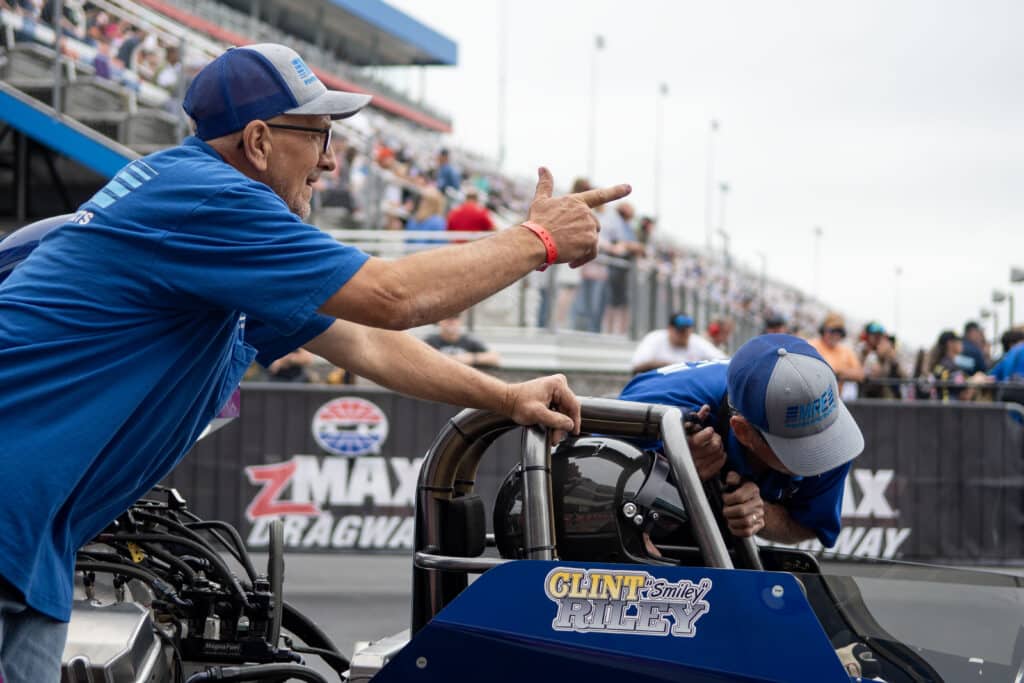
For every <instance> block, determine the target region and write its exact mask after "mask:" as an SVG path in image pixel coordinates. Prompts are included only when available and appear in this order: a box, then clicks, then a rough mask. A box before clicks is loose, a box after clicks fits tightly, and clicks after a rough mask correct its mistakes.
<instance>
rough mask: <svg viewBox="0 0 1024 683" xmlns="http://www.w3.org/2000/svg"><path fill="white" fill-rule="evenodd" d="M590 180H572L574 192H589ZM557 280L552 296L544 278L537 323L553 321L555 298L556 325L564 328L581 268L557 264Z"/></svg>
mask: <svg viewBox="0 0 1024 683" xmlns="http://www.w3.org/2000/svg"><path fill="white" fill-rule="evenodd" d="M591 189H592V188H591V185H590V181H589V180H587V179H586V178H576V179H575V180H573V182H572V192H573V194H578V193H580V192H589V191H590V190H591ZM555 282H556V284H557V289H558V296H557V297H552V295H551V291H550V288H549V287H548V283H549V279H548V278H543V280H542V286H541V290H540V310H539V312H538V315H537V318H538V320H537V325H538V326H539V327H547V326H548V324H549V323H550V322H551V321H549V319H548V317H549V316H550V315H552V311H551V307H552V305H551V299H552V298H554V299H555V301H554V312H553V314H554V316H555V320H554V325H553V327H554V328H555V329H562V328H564V327H566V325H567V324H568V323H569V316H570V312H571V309H572V305H573V303H574V302H575V301H576V292H577V291H578V290H579V285H580V270H579V268H571V267H569V266H568V265H560V266H555Z"/></svg>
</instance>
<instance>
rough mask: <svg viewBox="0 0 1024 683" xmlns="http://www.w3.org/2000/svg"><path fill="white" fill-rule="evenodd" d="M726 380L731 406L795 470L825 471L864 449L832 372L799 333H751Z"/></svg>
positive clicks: (807, 473)
mask: <svg viewBox="0 0 1024 683" xmlns="http://www.w3.org/2000/svg"><path fill="white" fill-rule="evenodd" d="M728 384H729V401H730V403H731V404H732V406H733V407H734V408H735V409H736V410H737V411H739V413H740V414H741V415H743V417H745V418H746V419H747V421H748V422H750V423H751V424H752V425H754V426H755V427H757V429H758V430H759V431H760V432H761V434H762V435H763V436H764V438H765V441H767V442H768V445H769V446H771V448H772V450H773V451H774V452H775V455H776V456H778V458H779V460H780V461H782V464H783V465H785V466H786V468H787V469H788V470H790V471H791V472H793V473H794V474H798V475H800V476H804V477H808V476H814V475H817V474H822V473H824V472H828V471H829V470H832V469H835V468H836V467H839V466H840V465H843V464H845V463H847V462H849V461H850V460H853V459H854V458H856V457H857V456H858V455H860V453H861V451H863V450H864V436H863V435H862V434H861V432H860V427H858V426H857V423H856V421H854V419H853V416H852V415H851V414H850V411H849V410H848V409H847V407H846V405H845V404H844V403H843V401H842V399H841V398H840V397H839V387H838V386H837V384H836V375H835V373H834V372H833V371H832V368H831V367H829V365H828V363H826V362H825V360H824V359H823V358H822V357H821V355H820V354H819V353H818V352H817V351H816V350H815V349H814V347H812V346H811V345H810V344H808V343H807V342H806V341H804V340H803V339H800V338H799V337H794V336H792V335H788V334H763V335H760V336H758V337H754V338H753V339H751V340H750V341H748V342H747V343H746V344H744V345H743V346H742V347H740V349H739V350H738V351H737V352H736V355H735V356H733V358H732V360H731V361H730V362H729V372H728Z"/></svg>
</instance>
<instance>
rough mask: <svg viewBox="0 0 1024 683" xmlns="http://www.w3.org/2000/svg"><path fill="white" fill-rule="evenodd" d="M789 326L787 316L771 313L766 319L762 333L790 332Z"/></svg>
mask: <svg viewBox="0 0 1024 683" xmlns="http://www.w3.org/2000/svg"><path fill="white" fill-rule="evenodd" d="M788 328H789V325H788V323H787V322H786V316H784V315H780V314H778V313H771V314H769V315H768V316H767V317H766V318H765V319H764V328H763V329H762V331H761V334H788Z"/></svg>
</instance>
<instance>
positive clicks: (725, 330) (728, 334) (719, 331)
mask: <svg viewBox="0 0 1024 683" xmlns="http://www.w3.org/2000/svg"><path fill="white" fill-rule="evenodd" d="M735 330H736V323H735V322H733V319H732V318H715V319H714V320H712V321H711V322H709V323H708V339H710V340H711V343H712V344H714V345H715V346H717V347H718V348H719V349H720V350H722V351H723V352H726V351H728V350H729V340H731V339H732V333H733V332H734V331H735Z"/></svg>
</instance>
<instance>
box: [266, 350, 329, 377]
mask: <svg viewBox="0 0 1024 683" xmlns="http://www.w3.org/2000/svg"><path fill="white" fill-rule="evenodd" d="M315 360H316V358H315V357H314V356H313V354H311V353H310V352H309V351H307V350H306V349H304V348H302V347H299V348H297V349H295V350H294V351H292V352H291V353H286V354H285V355H283V356H281V357H280V358H278V359H277V360H275V361H274V362H273V363H271V364H270V365H268V366H267V380H268V381H270V382H319V381H320V375H319V373H317V372H316V370H314V368H313V362H314V361H315Z"/></svg>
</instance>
